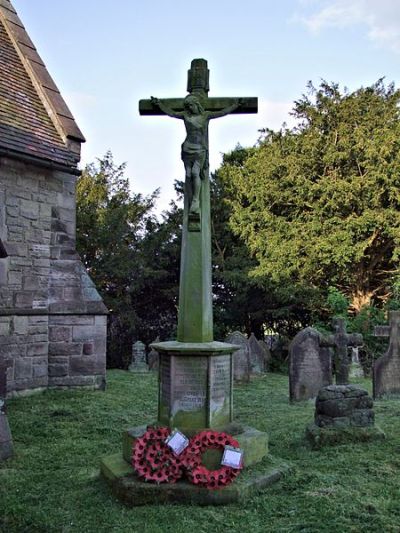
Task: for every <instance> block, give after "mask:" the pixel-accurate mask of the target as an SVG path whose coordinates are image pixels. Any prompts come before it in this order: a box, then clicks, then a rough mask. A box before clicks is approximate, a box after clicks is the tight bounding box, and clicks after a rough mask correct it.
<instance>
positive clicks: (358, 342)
mask: <svg viewBox="0 0 400 533" xmlns="http://www.w3.org/2000/svg"><path fill="white" fill-rule="evenodd" d="M332 325H333V329H334V331H335V333H334V334H333V335H329V336H328V339H327V342H326V344H327V345H328V346H332V347H333V348H334V349H335V375H336V384H337V385H347V384H348V383H349V373H350V366H351V357H350V356H349V350H348V349H349V347H350V346H362V344H363V338H362V335H360V334H359V333H351V334H349V333H347V332H346V323H345V320H344V318H334V319H333V321H332Z"/></svg>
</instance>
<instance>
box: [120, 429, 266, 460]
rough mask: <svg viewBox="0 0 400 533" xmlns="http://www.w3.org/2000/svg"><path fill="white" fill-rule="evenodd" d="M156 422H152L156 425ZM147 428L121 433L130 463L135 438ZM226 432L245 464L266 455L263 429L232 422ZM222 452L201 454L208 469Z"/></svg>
mask: <svg viewBox="0 0 400 533" xmlns="http://www.w3.org/2000/svg"><path fill="white" fill-rule="evenodd" d="M156 425H157V424H152V426H156ZM146 429H147V426H138V427H135V428H132V429H129V430H128V431H125V432H124V433H123V435H122V457H123V459H124V460H125V461H126V462H127V463H128V464H130V462H131V456H132V448H133V446H134V444H135V441H136V439H137V438H139V437H141V436H142V435H143V434H144V433H145V431H146ZM226 431H227V433H228V434H230V435H232V437H234V438H235V439H236V440H237V441H238V443H239V446H240V448H241V450H243V453H244V461H245V466H246V467H247V466H252V465H254V464H256V463H259V462H260V461H262V460H263V459H264V457H266V456H267V455H268V435H267V434H266V433H264V432H263V431H259V430H258V429H255V428H252V427H250V426H242V425H240V424H235V423H232V424H231V426H230V427H227V428H226ZM221 457H222V452H221V451H219V450H209V451H207V452H206V453H205V454H204V455H203V461H202V462H203V464H204V466H205V467H207V468H208V469H216V468H219V466H220V461H221Z"/></svg>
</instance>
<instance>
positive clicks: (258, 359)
mask: <svg viewBox="0 0 400 533" xmlns="http://www.w3.org/2000/svg"><path fill="white" fill-rule="evenodd" d="M249 351H250V365H251V372H252V373H253V374H262V373H263V372H264V371H265V353H264V350H263V349H262V347H261V346H260V344H259V342H258V340H257V339H256V336H255V335H254V333H252V334H251V335H250V337H249Z"/></svg>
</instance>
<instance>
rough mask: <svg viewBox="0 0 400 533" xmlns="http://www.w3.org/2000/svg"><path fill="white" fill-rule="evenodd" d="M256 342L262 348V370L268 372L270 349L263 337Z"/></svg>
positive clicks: (270, 356)
mask: <svg viewBox="0 0 400 533" xmlns="http://www.w3.org/2000/svg"><path fill="white" fill-rule="evenodd" d="M258 343H259V345H260V346H261V348H262V349H263V350H264V370H265V372H268V370H269V365H270V364H271V358H272V355H271V350H270V349H269V347H268V344H267V343H266V342H265V341H264V340H263V339H261V340H259V341H258Z"/></svg>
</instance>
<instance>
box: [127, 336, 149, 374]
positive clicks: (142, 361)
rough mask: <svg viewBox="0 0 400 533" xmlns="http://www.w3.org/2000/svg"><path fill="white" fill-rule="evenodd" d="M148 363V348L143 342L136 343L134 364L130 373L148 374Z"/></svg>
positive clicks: (132, 363) (133, 354)
mask: <svg viewBox="0 0 400 533" xmlns="http://www.w3.org/2000/svg"><path fill="white" fill-rule="evenodd" d="M148 371H149V367H148V364H147V363H146V346H145V345H144V344H143V342H141V341H136V342H135V343H134V344H133V345H132V362H131V364H130V365H129V372H139V373H141V372H148Z"/></svg>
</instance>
